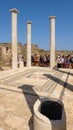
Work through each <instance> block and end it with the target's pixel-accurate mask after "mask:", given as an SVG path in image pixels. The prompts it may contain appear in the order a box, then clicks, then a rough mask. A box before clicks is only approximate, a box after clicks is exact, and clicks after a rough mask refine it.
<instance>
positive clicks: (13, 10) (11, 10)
mask: <svg viewBox="0 0 73 130" xmlns="http://www.w3.org/2000/svg"><path fill="white" fill-rule="evenodd" d="M9 11H10V12H11V13H12V12H14V13H19V11H18V10H17V9H16V8H13V9H10V10H9Z"/></svg>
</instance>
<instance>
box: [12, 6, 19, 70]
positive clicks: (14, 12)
mask: <svg viewBox="0 0 73 130" xmlns="http://www.w3.org/2000/svg"><path fill="white" fill-rule="evenodd" d="M10 12H11V13H12V69H17V67H18V63H17V13H18V12H19V11H18V10H17V9H15V8H14V9H10Z"/></svg>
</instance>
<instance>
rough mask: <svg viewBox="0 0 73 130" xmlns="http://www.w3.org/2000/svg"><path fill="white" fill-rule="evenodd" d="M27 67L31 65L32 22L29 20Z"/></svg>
mask: <svg viewBox="0 0 73 130" xmlns="http://www.w3.org/2000/svg"><path fill="white" fill-rule="evenodd" d="M27 67H31V22H30V21H28V22H27Z"/></svg>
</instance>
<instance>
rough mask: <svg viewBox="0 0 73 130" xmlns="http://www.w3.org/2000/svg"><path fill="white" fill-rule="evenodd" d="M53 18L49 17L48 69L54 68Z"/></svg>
mask: <svg viewBox="0 0 73 130" xmlns="http://www.w3.org/2000/svg"><path fill="white" fill-rule="evenodd" d="M55 18H56V17H55V16H50V17H49V19H50V68H51V69H53V68H54V67H55Z"/></svg>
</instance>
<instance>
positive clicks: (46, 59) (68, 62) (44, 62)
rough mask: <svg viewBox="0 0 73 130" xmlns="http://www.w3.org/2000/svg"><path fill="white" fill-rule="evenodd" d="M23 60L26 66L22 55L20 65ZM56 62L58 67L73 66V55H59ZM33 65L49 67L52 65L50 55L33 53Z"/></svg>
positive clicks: (19, 59) (19, 60)
mask: <svg viewBox="0 0 73 130" xmlns="http://www.w3.org/2000/svg"><path fill="white" fill-rule="evenodd" d="M22 61H23V64H24V65H23V66H26V64H27V63H26V60H25V58H24V57H23V56H22V55H20V56H19V58H18V65H19V64H20V63H21V62H22ZM56 64H57V67H58V68H73V55H72V56H70V55H68V56H64V55H63V56H57V59H56ZM31 65H32V66H41V67H47V66H50V55H47V54H45V55H38V54H34V55H31Z"/></svg>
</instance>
